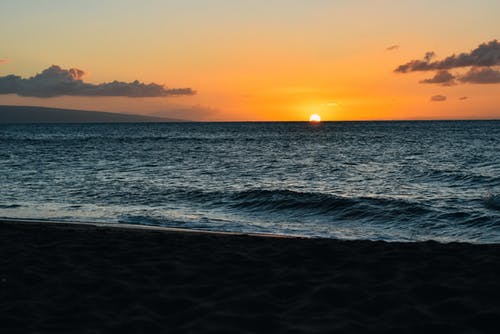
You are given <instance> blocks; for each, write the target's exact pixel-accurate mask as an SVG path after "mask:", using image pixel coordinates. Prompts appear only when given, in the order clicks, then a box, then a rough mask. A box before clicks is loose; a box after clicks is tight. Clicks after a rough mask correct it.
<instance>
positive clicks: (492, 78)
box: [458, 67, 500, 84]
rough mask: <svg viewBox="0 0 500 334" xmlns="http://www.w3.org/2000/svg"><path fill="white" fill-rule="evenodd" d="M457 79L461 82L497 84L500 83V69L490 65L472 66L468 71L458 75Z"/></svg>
mask: <svg viewBox="0 0 500 334" xmlns="http://www.w3.org/2000/svg"><path fill="white" fill-rule="evenodd" d="M458 80H459V81H460V82H463V83H473V84H497V83H500V71H498V70H495V69H493V68H490V67H486V68H478V67H473V68H471V69H470V70H469V72H467V73H465V74H464V75H462V76H460V78H459V79H458Z"/></svg>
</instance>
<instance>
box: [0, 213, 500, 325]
mask: <svg viewBox="0 0 500 334" xmlns="http://www.w3.org/2000/svg"><path fill="white" fill-rule="evenodd" d="M0 238H1V239H0V259H1V260H0V331H1V332H2V333H162V332H165V333H166V332H168V333H171V332H180V333H266V332H269V333H423V332H432V333H435V332H439V333H497V332H498V331H499V324H500V245H472V244H460V243H451V244H440V243H436V242H425V243H386V242H371V241H338V240H328V239H300V238H277V237H265V236H248V235H231V234H213V233H212V234H211V233H189V232H183V231H181V230H175V231H174V230H172V231H168V230H154V229H151V230H149V229H130V228H112V227H105V226H95V225H82V224H60V223H58V224H55V223H46V222H45V223H44V222H21V221H2V222H1V223H0Z"/></svg>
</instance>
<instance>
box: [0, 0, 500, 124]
mask: <svg viewBox="0 0 500 334" xmlns="http://www.w3.org/2000/svg"><path fill="white" fill-rule="evenodd" d="M499 13H500V1H498V0H475V1H465V0H454V1H449V0H444V1H439V2H437V1H430V0H419V1H413V0H412V1H410V0H409V1H401V0H350V1H347V0H331V1H328V0H301V1H299V0H266V1H262V0H252V1H234V0H232V1H231V0H225V1H224V0H211V1H208V0H198V1H194V0H183V1H168V0H163V1H160V0H148V1H138V0H136V1H132V0H121V1H118V0H116V1H112V0H107V1H106V0H99V1H96V0H86V1H70V0H67V1H53V0H12V1H11V0H2V1H1V3H0V31H1V32H2V33H1V34H0V60H3V61H0V77H2V76H6V75H8V74H15V75H19V76H21V77H23V78H27V77H31V76H34V75H35V74H37V73H40V72H42V71H43V70H44V69H46V68H48V67H50V66H51V65H53V64H55V65H59V66H60V67H61V68H63V69H69V68H78V69H82V70H84V71H85V72H86V73H87V74H86V76H85V77H84V81H86V82H89V83H93V84H99V83H102V82H111V81H113V80H118V81H125V82H132V81H134V80H136V79H137V80H139V81H141V82H145V83H151V82H154V83H158V84H165V85H166V86H167V87H190V88H192V89H194V90H196V91H197V94H196V95H189V96H164V97H144V98H142V97H141V98H128V97H85V96H61V97H50V98H37V97H20V96H17V95H13V94H8V95H0V104H21V105H41V106H53V107H64V108H74V109H90V110H103V111H115V112H130V113H140V114H155V115H163V116H168V117H175V118H186V119H193V120H215V121H219V120H221V121H231V120H237V121H239V120H308V119H309V115H310V114H313V113H318V114H320V115H321V117H322V119H323V120H360V119H369V120H371V119H469V118H496V119H499V118H500V83H497V84H458V85H453V86H441V85H434V84H422V83H419V81H421V80H423V79H426V78H429V77H432V73H430V72H426V73H420V72H418V73H405V74H402V73H395V72H394V69H395V68H396V67H398V66H399V65H401V64H404V63H406V62H408V61H410V60H413V59H421V58H422V57H423V55H424V54H425V53H426V52H427V51H434V52H435V53H436V59H442V58H445V57H447V56H450V55H452V54H454V53H461V52H470V51H471V50H472V49H475V48H476V47H478V45H480V44H482V43H486V42H489V41H492V40H494V39H500V14H499ZM392 45H397V46H398V47H397V48H393V50H387V48H388V47H390V46H392ZM494 69H498V67H495V68H494ZM451 72H452V73H455V71H451ZM437 95H442V96H446V100H445V101H437V102H436V101H432V99H431V97H432V96H437ZM461 97H467V99H460V98H461Z"/></svg>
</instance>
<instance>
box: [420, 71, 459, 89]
mask: <svg viewBox="0 0 500 334" xmlns="http://www.w3.org/2000/svg"><path fill="white" fill-rule="evenodd" d="M420 83H427V84H440V85H442V86H451V85H454V84H455V76H454V75H453V74H451V73H450V72H448V71H446V70H441V71H438V72H437V73H436V74H435V75H434V77H432V78H430V79H425V80H422V81H420Z"/></svg>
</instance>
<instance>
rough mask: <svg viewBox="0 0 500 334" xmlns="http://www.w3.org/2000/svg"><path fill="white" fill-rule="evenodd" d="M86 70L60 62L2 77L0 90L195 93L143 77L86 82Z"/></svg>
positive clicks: (77, 93)
mask: <svg viewBox="0 0 500 334" xmlns="http://www.w3.org/2000/svg"><path fill="white" fill-rule="evenodd" d="M84 75H85V72H84V71H83V70H80V69H77V68H71V69H67V70H66V69H62V68H61V67H59V66H57V65H52V66H51V67H49V68H47V69H45V70H44V71H42V72H41V73H38V74H36V75H35V76H33V77H30V78H27V79H24V78H21V77H20V76H17V75H7V76H3V77H0V94H17V95H20V96H33V97H55V96H62V95H70V96H126V97H161V96H175V95H193V94H196V92H195V91H194V90H193V89H191V88H166V87H164V86H163V85H159V84H156V83H149V84H146V83H143V82H139V81H137V80H136V81H133V82H122V81H112V82H106V83H101V84H92V83H86V82H84V81H83V80H82V78H83V76H84Z"/></svg>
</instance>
